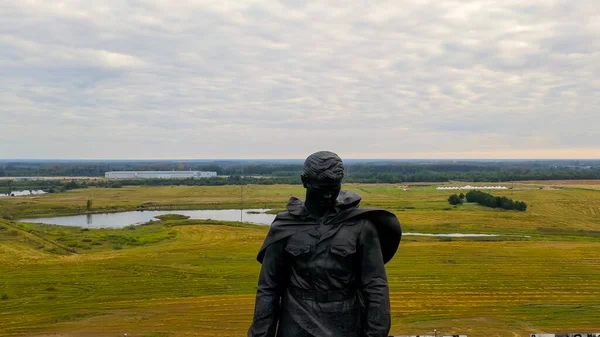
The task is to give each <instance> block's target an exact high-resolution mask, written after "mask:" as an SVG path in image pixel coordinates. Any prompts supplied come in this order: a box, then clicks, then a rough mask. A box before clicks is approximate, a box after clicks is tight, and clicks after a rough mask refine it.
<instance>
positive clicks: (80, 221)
mask: <svg viewBox="0 0 600 337" xmlns="http://www.w3.org/2000/svg"><path fill="white" fill-rule="evenodd" d="M266 211H268V209H245V210H243V211H242V210H240V209H219V210H194V211H183V210H170V211H131V212H118V213H97V214H82V215H70V216H57V217H48V218H33V219H23V220H21V221H23V222H35V223H45V224H54V225H62V226H78V227H83V228H123V227H126V226H129V225H139V224H143V223H146V222H148V221H154V220H158V219H156V218H155V216H157V215H163V214H181V215H187V216H189V217H190V219H201V220H221V221H240V218H241V220H242V221H243V222H248V223H252V224H262V225H264V224H271V222H272V221H273V219H274V218H275V215H274V214H265V212H266Z"/></svg>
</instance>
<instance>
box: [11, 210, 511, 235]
mask: <svg viewBox="0 0 600 337" xmlns="http://www.w3.org/2000/svg"><path fill="white" fill-rule="evenodd" d="M268 210H269V209H246V210H243V211H242V210H239V209H219V210H195V211H182V210H170V211H131V212H119V213H98V214H83V215H71V216H57V217H48V218H35V219H23V220H21V221H23V222H36V223H46V224H55V225H62V226H78V227H83V228H103V227H104V228H107V227H108V228H123V227H125V226H129V225H139V224H143V223H146V222H148V221H153V220H157V219H156V218H154V217H155V216H157V215H162V214H181V215H187V216H189V217H190V219H202V220H209V219H210V220H220V221H240V218H241V220H242V221H243V222H248V223H252V224H258V225H270V224H271V222H273V219H275V215H274V214H265V212H266V211H268ZM403 235H406V236H410V235H414V236H439V237H487V236H501V235H496V234H461V233H452V234H429V233H403Z"/></svg>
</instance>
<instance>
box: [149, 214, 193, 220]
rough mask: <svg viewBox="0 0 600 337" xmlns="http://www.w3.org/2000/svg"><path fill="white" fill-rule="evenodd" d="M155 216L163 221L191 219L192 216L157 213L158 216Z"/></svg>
mask: <svg viewBox="0 0 600 337" xmlns="http://www.w3.org/2000/svg"><path fill="white" fill-rule="evenodd" d="M155 218H157V219H159V220H163V221H169V220H186V219H189V218H190V216H189V215H181V214H163V215H157V216H155Z"/></svg>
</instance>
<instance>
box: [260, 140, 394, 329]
mask: <svg viewBox="0 0 600 337" xmlns="http://www.w3.org/2000/svg"><path fill="white" fill-rule="evenodd" d="M343 176H344V166H343V163H342V160H341V159H340V157H338V155H336V154H335V153H332V152H328V151H320V152H316V153H313V154H312V155H310V156H309V157H308V158H307V159H306V161H305V162H304V173H303V174H302V176H301V179H302V183H303V184H304V187H305V188H306V201H302V200H299V199H297V198H295V197H292V198H290V200H289V203H288V205H287V211H286V212H283V213H280V214H278V215H277V217H276V218H275V220H274V221H273V223H272V224H271V228H270V231H269V233H268V234H267V237H266V238H265V241H264V243H263V246H262V248H261V249H260V251H259V253H258V257H257V259H258V261H259V262H260V263H262V267H261V271H260V276H259V280H258V290H257V294H256V304H255V309H254V320H253V322H252V325H251V327H250V329H249V330H248V336H249V337H275V336H277V337H365V336H368V337H387V336H388V333H389V330H390V324H391V323H390V299H389V288H388V282H387V276H386V271H385V267H384V264H385V263H387V262H388V261H389V260H391V259H392V257H393V256H394V254H395V253H396V250H397V249H398V245H399V244H400V239H401V236H402V230H401V228H400V223H399V221H398V219H397V218H396V216H395V215H394V214H392V213H390V212H387V211H384V210H381V209H377V208H360V207H359V203H360V200H361V197H360V196H359V195H357V194H355V193H353V192H349V191H343V190H341V182H342V178H343Z"/></svg>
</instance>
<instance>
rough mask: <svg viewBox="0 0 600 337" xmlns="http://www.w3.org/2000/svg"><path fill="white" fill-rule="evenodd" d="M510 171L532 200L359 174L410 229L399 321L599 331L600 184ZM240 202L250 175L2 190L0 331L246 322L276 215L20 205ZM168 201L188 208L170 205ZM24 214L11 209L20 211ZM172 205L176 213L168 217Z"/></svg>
mask: <svg viewBox="0 0 600 337" xmlns="http://www.w3.org/2000/svg"><path fill="white" fill-rule="evenodd" d="M598 185H600V184H599V183H598V182H589V187H586V185H585V184H583V182H580V183H579V184H577V185H576V186H573V185H570V184H567V183H564V184H562V183H561V182H553V183H552V187H553V188H551V189H542V190H541V189H539V187H546V186H548V184H544V182H526V183H519V184H517V183H515V186H514V187H515V189H513V190H508V191H494V192H491V193H492V194H494V195H505V196H508V197H509V198H512V199H516V200H520V201H525V202H527V203H528V204H529V206H530V207H529V210H528V211H527V212H526V213H523V212H517V211H503V210H494V209H489V208H485V207H481V206H477V205H471V204H468V205H461V206H458V207H452V206H450V205H449V204H448V202H447V201H446V199H447V197H448V195H449V194H451V193H454V192H449V191H442V192H439V191H436V190H435V185H431V184H420V185H405V186H396V185H350V186H346V187H345V188H347V189H349V190H354V191H356V192H358V193H359V194H361V195H362V196H363V199H364V205H365V206H368V205H371V206H381V207H385V208H387V209H390V210H392V211H394V212H395V213H396V214H397V215H398V217H399V218H400V220H401V221H402V223H403V227H404V230H405V232H429V233H456V232H460V233H499V234H513V235H527V236H529V237H528V238H520V237H509V236H507V237H494V238H461V239H455V238H452V239H449V238H433V237H417V236H406V237H404V239H403V242H402V244H401V247H400V249H399V251H398V253H397V255H396V257H395V258H394V259H393V260H392V261H391V262H390V263H389V264H388V265H387V271H388V277H389V281H390V291H391V296H392V316H393V325H392V331H391V333H392V334H413V335H416V334H421V335H423V334H432V332H433V329H434V328H436V329H437V330H438V332H439V333H443V334H450V333H456V334H458V333H463V334H468V335H469V336H528V335H529V334H530V333H533V332H544V331H545V332H576V331H578V332H584V331H587V332H596V331H597V330H600V253H599V251H600V191H597V190H594V189H595V187H594V186H598ZM290 195H297V196H301V195H302V188H301V186H245V187H244V191H243V197H244V201H243V204H244V207H245V208H252V207H267V208H270V207H275V208H283V207H284V205H285V202H286V201H287V199H288V198H289V196H290ZM88 199H91V200H92V205H93V207H92V211H94V212H101V211H117V210H131V209H138V208H140V207H142V206H143V207H146V208H149V207H155V208H161V209H163V208H170V209H183V208H193V209H203V208H204V209H206V208H235V207H239V206H240V187H239V186H223V187H124V188H120V189H86V190H74V191H69V192H67V193H59V194H52V195H44V196H32V197H19V198H3V199H0V214H1V215H2V216H3V217H4V218H7V219H0V336H19V335H22V336H36V337H41V336H56V337H58V336H62V337H71V336H123V334H124V333H128V336H130V337H133V336H154V337H157V336H169V337H171V336H242V335H244V334H245V332H246V330H247V328H248V326H249V324H250V321H251V319H252V311H253V303H254V295H255V289H256V281H257V275H258V271H259V268H260V265H259V264H258V263H257V262H256V260H255V255H256V253H257V251H258V248H259V247H260V245H261V243H262V240H263V238H264V236H265V234H266V232H267V228H266V227H265V226H253V225H245V224H236V223H221V222H214V221H199V220H185V219H181V220H167V219H169V218H166V219H165V220H163V221H160V222H156V223H152V224H149V225H143V226H137V227H128V228H125V229H95V230H86V229H82V228H74V227H61V226H50V225H39V224H26V223H22V222H19V221H16V220H15V219H19V218H21V217H27V216H42V215H63V214H75V213H78V212H85V211H86V202H87V200H88ZM173 213H177V212H176V211H173ZM10 219H13V220H10ZM171 219H173V218H171Z"/></svg>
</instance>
